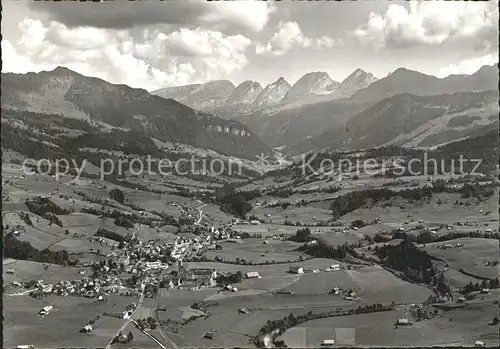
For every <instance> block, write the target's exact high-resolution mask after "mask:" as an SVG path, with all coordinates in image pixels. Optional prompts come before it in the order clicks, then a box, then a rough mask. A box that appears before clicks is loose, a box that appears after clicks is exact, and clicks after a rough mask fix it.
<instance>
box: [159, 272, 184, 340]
mask: <svg viewBox="0 0 500 349" xmlns="http://www.w3.org/2000/svg"><path fill="white" fill-rule="evenodd" d="M166 273H167V271H166V270H163V271H162V272H161V274H160V280H162V279H163V277H164V276H165V274H166ZM160 299H161V289H158V292H156V297H155V302H154V304H153V309H154V312H155V318H156V322H157V323H158V331H159V332H160V335H161V336H162V338H163V340H164V343H165V344H167V343H168V344H170V346H171V347H172V348H174V349H179V348H178V347H177V344H175V343H174V342H173V341H172V340H171V339H170V338H169V337H168V335H167V334H165V333H164V332H163V329H162V328H161V325H160V317H159V316H158V306H159V305H160Z"/></svg>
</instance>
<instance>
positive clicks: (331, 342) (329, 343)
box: [321, 339, 335, 347]
mask: <svg viewBox="0 0 500 349" xmlns="http://www.w3.org/2000/svg"><path fill="white" fill-rule="evenodd" d="M332 345H335V340H333V339H325V340H323V343H321V346H323V347H328V346H332Z"/></svg>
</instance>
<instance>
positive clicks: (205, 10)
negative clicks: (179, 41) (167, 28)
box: [29, 0, 275, 31]
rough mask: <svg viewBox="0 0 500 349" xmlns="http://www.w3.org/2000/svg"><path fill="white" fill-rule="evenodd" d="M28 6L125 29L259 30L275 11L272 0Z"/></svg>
mask: <svg viewBox="0 0 500 349" xmlns="http://www.w3.org/2000/svg"><path fill="white" fill-rule="evenodd" d="M29 6H30V8H31V9H32V10H34V11H38V12H44V13H45V14H47V15H48V17H49V19H51V20H55V21H57V22H60V23H63V24H65V25H66V26H69V27H79V26H81V27H83V26H89V27H97V28H115V29H125V28H131V27H134V26H148V25H153V24H176V25H183V26H196V27H198V26H200V27H206V26H210V28H209V29H213V26H214V25H216V26H217V27H218V28H232V29H248V30H253V31H260V30H262V29H263V28H264V26H265V25H266V24H267V21H268V20H269V17H270V16H271V14H272V13H273V12H274V11H275V7H274V5H273V4H272V3H267V2H262V1H244V2H243V1H236V2H234V1H231V2H229V1H223V2H206V1H164V2H157V1H147V2H145V1H141V2H130V1H125V0H120V1H109V2H103V3H98V4H96V3H71V2H70V3H59V4H52V3H47V2H43V1H37V2H32V3H31V4H30V5H29Z"/></svg>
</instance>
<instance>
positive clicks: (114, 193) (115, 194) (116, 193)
mask: <svg viewBox="0 0 500 349" xmlns="http://www.w3.org/2000/svg"><path fill="white" fill-rule="evenodd" d="M109 197H110V198H111V199H113V200H116V201H118V202H119V203H121V204H123V203H124V202H125V194H123V191H121V190H120V189H118V188H114V189H112V190H111V191H110V192H109Z"/></svg>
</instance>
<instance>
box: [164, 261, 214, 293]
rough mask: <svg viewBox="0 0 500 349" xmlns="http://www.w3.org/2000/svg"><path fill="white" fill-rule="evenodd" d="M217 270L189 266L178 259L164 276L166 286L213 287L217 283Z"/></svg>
mask: <svg viewBox="0 0 500 349" xmlns="http://www.w3.org/2000/svg"><path fill="white" fill-rule="evenodd" d="M217 277H218V272H217V270H215V269H211V268H191V267H189V266H186V265H183V263H182V261H179V262H178V264H177V266H174V267H172V270H171V271H170V273H169V274H168V275H167V276H166V277H165V278H164V280H163V283H164V286H165V287H166V288H177V289H180V290H192V291H196V290H200V289H201V288H203V287H214V286H215V285H216V284H217V281H216V280H217Z"/></svg>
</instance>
